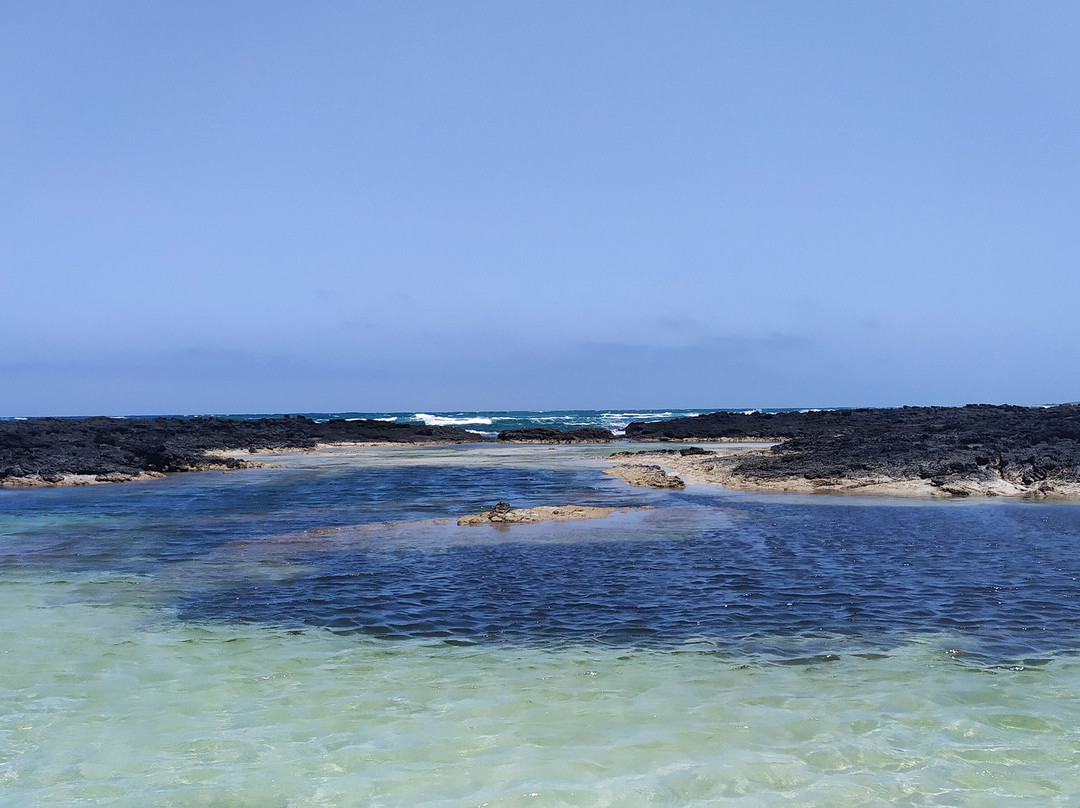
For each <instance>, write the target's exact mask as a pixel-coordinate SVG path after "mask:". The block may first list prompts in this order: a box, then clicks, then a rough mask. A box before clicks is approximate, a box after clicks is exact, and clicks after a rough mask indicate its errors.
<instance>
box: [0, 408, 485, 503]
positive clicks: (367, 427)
mask: <svg viewBox="0 0 1080 808" xmlns="http://www.w3.org/2000/svg"><path fill="white" fill-rule="evenodd" d="M480 440H484V438H482V437H481V436H479V435H476V434H474V433H472V432H468V431H466V430H464V429H461V428H458V427H449V426H427V425H424V424H397V423H391V422H385V421H369V420H357V421H346V420H340V419H339V420H331V421H327V422H316V421H313V420H311V419H310V418H304V417H302V416H296V417H290V416H285V417H284V418H259V419H251V420H240V419H233V418H35V419H30V420H26V421H0V486H9V487H10V486H14V485H70V484H73V482H74V483H76V484H78V483H84V482H107V481H112V480H120V479H123V478H128V479H139V478H141V476H142V475H146V474H148V473H150V474H154V473H168V472H177V471H198V470H204V469H237V468H248V467H250V465H252V464H250V463H248V462H245V461H244V460H240V459H238V458H235V457H226V456H220V455H215V454H214V452H217V451H225V450H230V449H246V450H249V451H257V450H261V449H284V448H311V447H315V446H317V445H319V444H325V443H331V444H334V443H367V442H372V443H462V442H474V441H480ZM99 478H101V479H99Z"/></svg>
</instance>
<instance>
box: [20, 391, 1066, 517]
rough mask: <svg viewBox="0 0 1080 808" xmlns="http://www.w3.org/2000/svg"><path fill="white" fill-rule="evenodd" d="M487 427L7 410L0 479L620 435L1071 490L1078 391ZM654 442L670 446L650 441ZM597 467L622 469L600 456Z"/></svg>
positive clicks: (715, 466)
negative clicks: (1042, 398) (1016, 400)
mask: <svg viewBox="0 0 1080 808" xmlns="http://www.w3.org/2000/svg"><path fill="white" fill-rule="evenodd" d="M499 437H500V439H499V440H493V439H491V438H486V437H484V436H479V435H477V434H476V433H474V432H469V431H467V430H464V429H461V428H458V427H438V426H436V427H432V426H427V425H425V424H394V423H386V422H383V421H377V420H357V421H346V420H330V421H328V422H315V421H313V420H311V419H308V418H305V417H302V416H296V417H292V416H283V417H281V418H260V419H256V420H229V419H224V418H212V417H211V418H193V419H181V418H153V419H146V420H139V421H136V420H123V419H120V420H118V419H109V418H103V417H94V418H83V419H57V418H41V419H30V420H25V421H7V422H0V488H3V489H26V488H43V487H61V486H84V485H98V484H105V483H117V482H131V481H145V480H152V479H159V478H161V477H164V476H166V475H168V474H172V473H181V472H188V471H222V472H226V473H227V472H230V471H239V470H243V469H251V468H259V467H266V466H268V465H272V464H273V462H272V461H273V458H275V457H276V456H280V455H287V454H293V455H306V454H324V453H326V454H330V453H333V454H341V455H344V456H347V455H350V454H359V453H363V452H364V451H367V450H369V449H371V448H373V447H386V446H409V447H414V448H416V447H432V446H443V447H448V446H461V445H463V444H472V445H485V446H493V447H494V446H502V447H507V448H509V447H515V446H516V447H520V448H521V449H522V450H527V449H526V447H533V448H535V449H537V450H541V449H543V448H547V449H553V448H555V447H557V446H563V447H566V446H568V445H571V444H576V445H579V446H584V445H589V444H592V445H597V446H598V445H602V444H607V445H611V444H613V443H615V442H618V443H624V444H625V443H631V444H632V443H637V444H639V445H641V444H646V445H648V446H649V447H650V448H647V449H644V450H642V451H640V452H636V453H634V452H618V451H617V452H614V453H613V454H612V455H611V457H610V459H611V460H613V461H614V460H618V459H620V458H633V463H634V464H635V465H636V466H637V468H636V469H632V470H631V471H629V472H626V475H627V476H626V477H625V479H627V481H628V482H631V484H634V485H642V486H644V487H672V486H673V485H676V486H677V484H676V483H673V481H672V480H671V479H668V477H667V475H666V474H665V473H660V474H657V473H655V472H654V471H651V470H649V469H645V468H644V467H643V466H642V464H641V461H648V462H649V463H654V464H659V465H656V466H654V467H653V468H654V469H657V470H659V469H660V468H661V467H663V468H666V469H671V470H672V471H673V473H674V474H675V475H679V476H681V477H682V478H685V482H688V483H690V484H699V483H701V484H712V485H722V486H725V487H727V488H731V489H734V490H741V491H755V492H770V493H799V494H806V493H841V494H860V495H873V496H890V497H924V498H938V499H941V498H964V497H1007V498H1017V499H1037V500H1038V499H1059V500H1078V499H1080V405H1076V404H1068V405H1058V406H1055V407H1042V408H1028V407H1016V406H1007V405H1002V406H996V405H995V406H991V405H968V406H966V407H903V408H898V409H861V410H826V411H817V412H797V413H796V412H777V413H762V412H742V413H737V412H715V413H709V414H705V415H698V416H692V417H685V418H674V419H670V420H666V421H648V422H632V423H630V424H628V425H627V427H626V433H625V437H624V438H622V439H621V440H620V439H619V438H617V437H616V436H615V435H613V434H612V433H611V432H610V431H608V430H605V429H594V428H587V429H576V430H555V429H549V428H546V427H544V428H535V429H534V428H528V429H517V430H508V431H506V432H503V433H500V435H499ZM691 442H692V443H696V444H715V445H717V449H716V450H707V449H704V448H701V447H700V446H698V447H688V446H687V444H688V443H691ZM735 443H742V444H751V445H749V446H744V447H735V446H734V445H733V444H735ZM768 443H773V445H771V446H768V445H767V444H768ZM654 444H666V445H667V447H668V448H661V447H660V446H657V447H656V448H655V449H654V448H651V447H652V446H653V445H654ZM721 444H723V445H725V446H724V448H721ZM676 446H681V447H684V448H674V447H676ZM264 458H265V459H266V460H267V461H270V462H269V463H268V462H264ZM595 459H600V460H607V459H609V458H608V457H607V456H601V457H598V458H595ZM624 465H625V464H624ZM614 468H615V469H618V466H617V465H616V466H614ZM605 471H606V472H607V473H612V474H615V475H616V476H623V473H622V472H620V471H617V470H614V471H613V470H612V469H611V468H609V469H605Z"/></svg>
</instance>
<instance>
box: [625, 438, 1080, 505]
mask: <svg viewBox="0 0 1080 808" xmlns="http://www.w3.org/2000/svg"><path fill="white" fill-rule="evenodd" d="M760 451H761V450H758V449H746V450H742V451H739V450H736V451H733V452H728V453H726V454H723V455H706V456H701V455H691V456H687V457H679V456H677V455H676V456H673V455H670V454H663V453H657V452H650V451H648V450H645V451H643V452H635V453H633V457H632V458H626V459H629V460H631V461H632V462H629V463H627V462H623V463H619V464H618V465H615V466H611V467H608V468H606V469H604V472H605V473H606V474H610V475H611V476H615V477H623V478H624V479H625V477H626V474H628V473H631V472H629V471H626V472H622V471H619V470H620V469H627V470H629V469H631V468H633V467H634V466H638V465H640V464H642V463H651V464H656V466H657V467H660V468H662V469H663V470H664V471H665V472H667V474H668V478H669V479H670V478H672V477H674V478H675V479H681V480H682V481H683V482H684V483H685V484H686V485H716V486H721V487H723V488H729V489H732V490H734V491H743V492H746V493H759V494H833V495H843V496H866V497H890V498H892V497H897V498H913V499H936V500H947V499H987V500H989V499H994V498H1002V499H1016V500H1029V501H1060V502H1080V483H1075V482H1065V483H1056V484H1054V483H1049V484H1048V483H1046V482H1043V483H1039V484H1037V485H1033V486H1023V485H1017V484H1016V483H1011V482H1009V481H1007V480H1003V479H1000V478H999V479H997V480H955V481H952V482H951V483H947V484H944V485H940V484H935V483H934V482H933V481H932V480H928V479H920V478H902V477H888V476H882V475H877V476H867V477H831V478H811V479H808V478H801V479H800V478H795V477H791V478H781V479H772V480H762V479H755V478H754V477H752V476H749V475H745V474H740V473H739V472H738V470H737V469H738V465H739V463H740V462H741V461H742V460H743V459H745V457H746V456H748V455H751V454H753V453H755V452H760ZM623 459H624V458H618V460H623ZM628 482H629V481H628ZM630 484H631V485H643V484H644V485H647V484H645V483H636V482H630ZM648 487H661V488H669V487H673V486H671V485H670V484H667V483H666V482H665V484H664V485H659V486H648Z"/></svg>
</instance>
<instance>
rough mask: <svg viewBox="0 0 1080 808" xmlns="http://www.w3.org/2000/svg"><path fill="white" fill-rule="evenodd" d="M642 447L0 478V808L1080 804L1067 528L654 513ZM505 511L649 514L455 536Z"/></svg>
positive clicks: (1057, 510) (1076, 547) (737, 507)
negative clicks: (479, 517) (100, 480)
mask: <svg viewBox="0 0 1080 808" xmlns="http://www.w3.org/2000/svg"><path fill="white" fill-rule="evenodd" d="M683 414H690V413H689V412H687V411H664V410H653V411H650V412H644V411H642V412H637V411H629V410H628V411H618V412H616V411H610V412H606V413H604V412H580V411H576V412H561V413H521V412H516V413H497V412H485V413H343V414H334V415H335V416H344V417H382V418H387V419H389V418H394V419H400V420H402V421H413V422H415V421H426V422H428V423H444V424H457V425H462V426H466V427H467V428H470V429H475V430H476V431H478V432H480V433H483V434H493V433H495V432H498V431H499V430H501V429H507V428H512V427H515V426H531V425H550V426H562V427H576V426H596V425H600V426H606V427H608V428H612V429H615V430H621V429H622V428H623V427H625V425H626V423H627V422H628V421H630V420H635V419H641V420H655V419H656V418H667V417H675V416H678V415H683ZM329 415H330V414H322V416H323V417H328V416H329ZM231 417H244V416H231ZM654 446H655V445H654ZM627 448H635V447H634V446H632V445H628V444H626V443H622V444H614V445H607V446H600V447H597V446H562V447H546V446H513V445H498V444H467V445H462V446H419V447H410V446H385V447H384V446H379V447H372V448H365V449H360V450H350V451H347V450H333V451H329V452H326V453H320V454H310V453H307V454H305V453H299V452H298V453H293V454H284V455H282V456H281V457H280V459H279V460H278V462H280V463H281V467H278V468H265V469H252V470H246V471H241V472H235V473H221V472H206V473H191V474H182V475H174V476H171V477H169V478H167V479H163V480H153V481H149V482H141V483H127V484H120V485H98V486H90V487H83V488H54V489H34V490H0V805H3V806H79V805H119V806H259V807H260V808H263V807H264V806H427V805H434V806H530V807H534V806H706V805H709V806H715V805H724V806H727V805H731V806H774V805H775V806H780V805H784V806H789V805H794V806H866V805H911V806H915V805H947V806H1016V805H1033V806H1048V805H1080V655H1078V651H1080V505H1077V504H1051V503H1025V502H1006V501H1000V500H988V501H979V502H969V501H958V502H952V501H941V502H939V501H924V500H899V499H894V500H885V499H871V498H861V497H854V496H849V497H838V496H798V495H784V494H747V493H740V492H734V491H729V490H726V489H723V488H719V487H706V486H690V487H688V488H687V489H685V490H683V491H654V490H649V489H640V488H633V487H630V486H628V485H626V484H625V483H623V482H622V481H621V480H619V479H616V478H613V477H610V476H607V475H604V474H602V473H601V469H602V468H603V467H604V462H603V460H602V457H603V456H606V455H607V454H609V453H610V452H612V451H617V450H621V449H627ZM714 448H715V447H714ZM721 448H723V447H721ZM263 459H266V458H265V457H263ZM497 500H506V501H508V502H510V503H511V504H512V505H514V506H515V507H526V506H531V505H559V504H566V503H573V504H582V505H610V506H617V507H620V508H622V507H627V508H632V507H636V506H649V507H648V508H646V509H634V510H628V511H626V512H619V513H616V514H615V515H613V516H611V517H609V518H606V519H596V520H590V521H582V522H566V523H547V524H540V525H514V526H510V527H503V528H496V527H493V526H481V527H458V526H457V525H456V524H455V523H454V521H453V520H454V518H456V517H457V516H459V515H462V514H467V513H477V512H479V511H480V510H482V509H483V507H484V506H486V505H491V504H493V503H494V502H495V501H497ZM444 520H450V521H449V522H446V521H444Z"/></svg>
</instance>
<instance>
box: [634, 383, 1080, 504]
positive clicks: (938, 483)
mask: <svg viewBox="0 0 1080 808" xmlns="http://www.w3.org/2000/svg"><path fill="white" fill-rule="evenodd" d="M626 437H627V438H628V439H629V440H634V441H687V440H696V441H736V440H742V441H778V443H777V444H776V445H775V446H772V447H771V448H768V449H761V450H755V451H742V452H734V453H722V454H721V456H719V457H716V458H710V457H707V456H681V455H680V456H676V455H674V454H672V455H652V453H650V455H651V456H653V457H655V458H656V459H663V460H664V462H665V465H668V466H670V467H672V468H675V469H676V470H677V471H679V473H681V474H683V475H684V476H686V477H687V479H688V480H691V481H709V482H721V483H722V484H724V485H729V486H732V487H736V488H747V489H756V490H782V491H828V490H842V491H852V490H863V491H864V492H866V493H888V494H903V493H910V494H927V495H935V496H954V497H963V496H971V495H988V496H993V495H1009V496H1025V497H1031V498H1040V497H1047V496H1062V497H1069V498H1074V497H1076V496H1080V405H1077V404H1063V405H1059V406H1055V407H1037V408H1036V407H1017V406H992V405H968V406H965V407H902V408H897V409H853V410H831V411H821V412H783V413H758V412H755V413H733V412H716V413H711V414H709V415H701V416H696V417H693V418H679V419H674V420H671V421H654V422H649V423H632V424H630V425H628V426H627V428H626ZM647 458H648V456H646V457H645V458H642V459H647Z"/></svg>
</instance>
